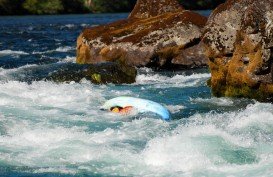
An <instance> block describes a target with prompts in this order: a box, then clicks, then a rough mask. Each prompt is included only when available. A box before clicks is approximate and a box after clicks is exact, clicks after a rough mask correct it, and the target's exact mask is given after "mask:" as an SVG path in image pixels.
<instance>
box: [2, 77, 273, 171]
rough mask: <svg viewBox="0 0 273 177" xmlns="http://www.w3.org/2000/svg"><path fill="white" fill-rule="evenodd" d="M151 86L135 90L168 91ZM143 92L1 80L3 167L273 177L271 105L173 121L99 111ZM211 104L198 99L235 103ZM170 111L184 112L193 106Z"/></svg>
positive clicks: (178, 80)
mask: <svg viewBox="0 0 273 177" xmlns="http://www.w3.org/2000/svg"><path fill="white" fill-rule="evenodd" d="M3 75H4V74H3ZM141 77H142V76H139V77H138V78H141ZM207 77H209V74H200V75H198V74H195V75H190V76H186V75H178V76H174V77H168V78H170V79H169V80H168V81H167V84H169V85H171V84H172V85H174V87H175V86H177V85H179V87H185V88H187V87H196V86H199V85H200V83H204V82H205V81H206V79H207ZM145 79H146V81H144V80H145ZM148 80H149V81H148ZM148 80H147V78H144V76H143V78H142V79H139V80H138V83H137V84H136V85H135V86H138V85H145V84H148V83H147V82H150V84H151V85H150V87H153V88H157V87H160V88H161V87H163V88H164V83H165V81H166V78H165V76H160V75H158V76H157V75H154V76H151V78H148ZM151 80H152V81H151ZM187 82H189V83H188V84H185V83H187ZM160 84H161V85H160ZM120 87H121V86H120ZM122 87H126V85H125V86H122ZM128 87H129V86H128ZM140 94H141V93H134V92H133V91H131V90H130V89H127V90H122V89H120V88H119V87H115V86H112V85H107V86H95V85H93V84H91V83H89V82H85V81H83V82H82V83H73V82H71V83H62V84H57V83H53V82H44V81H39V82H33V83H32V84H27V83H24V82H18V81H9V82H2V83H0V98H1V99H0V130H1V131H0V163H1V164H4V165H6V166H16V167H24V166H27V167H29V168H30V169H32V170H31V173H32V172H35V173H38V174H39V173H50V172H57V173H62V174H71V175H75V174H80V173H81V172H83V171H84V172H86V171H87V172H89V173H94V174H95V173H96V174H102V175H106V176H109V175H116V176H202V175H203V176H206V175H209V176H241V175H242V174H243V175H245V176H257V175H258V176H259V175H260V176H261V175H262V176H270V175H271V174H272V173H273V170H272V165H273V150H272V143H273V141H272V138H273V111H272V110H273V106H272V105H271V104H262V103H254V104H250V105H249V106H247V107H246V108H243V109H242V110H235V111H229V112H225V113H216V112H206V113H196V114H194V115H192V116H190V117H180V118H181V119H180V120H173V121H171V122H164V121H162V120H159V119H154V118H151V117H150V116H149V115H140V116H137V117H130V116H122V117H120V116H117V115H114V114H112V113H108V112H103V111H101V110H99V109H98V108H99V107H100V106H101V105H102V104H103V103H104V102H105V101H106V100H107V99H109V98H112V97H116V96H121V95H130V96H132V95H133V96H140ZM163 97H164V95H163ZM209 100H210V99H203V98H202V99H201V98H200V99H192V100H191V101H192V102H198V103H199V104H202V103H203V104H208V102H213V104H215V105H218V104H220V106H227V107H230V106H232V104H233V101H232V100H229V99H223V100H222V99H220V100H219V99H215V98H212V101H209ZM167 107H169V109H171V111H172V112H173V113H177V112H179V111H183V110H184V109H186V107H187V106H186V105H183V104H179V105H167Z"/></svg>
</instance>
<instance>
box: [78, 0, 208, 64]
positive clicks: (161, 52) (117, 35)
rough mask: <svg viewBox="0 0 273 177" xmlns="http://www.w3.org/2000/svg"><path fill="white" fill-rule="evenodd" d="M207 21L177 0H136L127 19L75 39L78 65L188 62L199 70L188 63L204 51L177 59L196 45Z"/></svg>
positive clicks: (95, 29)
mask: <svg viewBox="0 0 273 177" xmlns="http://www.w3.org/2000/svg"><path fill="white" fill-rule="evenodd" d="M206 21H207V18H206V17H203V16H201V15H199V14H197V13H195V12H191V11H187V10H184V9H183V7H182V6H181V5H180V4H179V3H178V1H176V0H153V1H150V0H138V1H137V4H136V6H135V8H134V10H133V11H132V13H131V14H130V15H129V17H128V19H125V20H120V21H117V22H114V23H111V24H107V25H102V26H97V27H93V28H88V29H85V30H84V31H83V32H82V34H81V35H80V36H79V37H78V40H77V63H81V64H86V63H88V64H90V63H99V62H105V61H111V62H114V61H121V62H123V63H125V64H126V65H129V66H137V67H140V66H151V65H154V66H159V67H164V66H170V67H173V66H175V65H184V64H187V63H189V64H191V66H192V67H194V66H197V67H199V65H193V64H192V62H191V61H190V60H192V58H198V59H199V58H200V56H201V55H200V54H199V52H202V51H203V50H199V48H195V49H196V50H192V51H194V52H193V53H192V55H191V56H192V57H191V58H190V57H188V58H186V57H184V58H183V61H182V60H179V59H177V57H179V55H180V54H181V53H183V51H184V50H186V49H188V48H191V47H194V46H196V45H198V44H199V42H200V40H201V36H202V28H203V27H204V26H205V24H206ZM195 51H196V52H195ZM195 54H197V55H198V57H194V55H195ZM202 57H203V58H202V60H205V61H207V60H206V59H204V58H206V56H205V55H202ZM175 58H176V59H175ZM185 60H189V61H188V62H187V61H185ZM180 61H182V64H181V63H180ZM195 63H198V62H195Z"/></svg>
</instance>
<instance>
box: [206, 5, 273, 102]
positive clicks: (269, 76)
mask: <svg viewBox="0 0 273 177" xmlns="http://www.w3.org/2000/svg"><path fill="white" fill-rule="evenodd" d="M272 20H273V1H272V0H259V1H257V0H228V1H227V2H226V3H224V4H223V5H220V6H219V7H218V8H217V9H215V10H214V11H213V13H212V15H211V16H210V17H209V20H208V23H207V26H206V27H205V33H204V38H203V42H204V44H205V47H206V51H207V55H208V57H209V58H210V59H209V60H210V61H209V66H210V70H211V73H212V78H211V87H212V90H213V93H214V95H216V96H232V97H247V98H255V99H258V100H261V101H268V100H270V101H272V100H273V69H272V61H273V60H272V59H273V55H272V51H273V50H272V49H273V48H272V47H273V22H272Z"/></svg>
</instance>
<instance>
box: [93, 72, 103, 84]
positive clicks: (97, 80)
mask: <svg viewBox="0 0 273 177" xmlns="http://www.w3.org/2000/svg"><path fill="white" fill-rule="evenodd" d="M91 78H92V80H93V82H95V83H101V75H100V74H97V73H96V74H93V75H92V76H91Z"/></svg>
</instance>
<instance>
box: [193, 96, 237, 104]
mask: <svg viewBox="0 0 273 177" xmlns="http://www.w3.org/2000/svg"><path fill="white" fill-rule="evenodd" d="M190 101H191V102H194V103H205V104H212V105H217V106H232V105H233V104H234V102H233V101H232V100H231V99H230V98H216V97H212V98H195V99H192V98H190Z"/></svg>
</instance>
